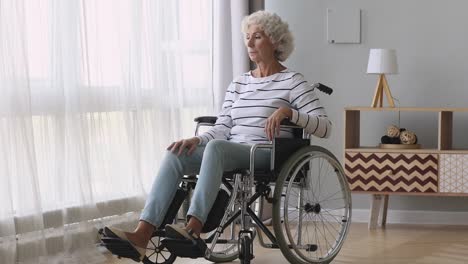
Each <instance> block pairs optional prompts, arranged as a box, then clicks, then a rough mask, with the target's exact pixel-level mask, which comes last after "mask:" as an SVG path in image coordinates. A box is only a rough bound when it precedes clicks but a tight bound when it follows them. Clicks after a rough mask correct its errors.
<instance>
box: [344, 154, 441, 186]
mask: <svg viewBox="0 0 468 264" xmlns="http://www.w3.org/2000/svg"><path fill="white" fill-rule="evenodd" d="M437 156H438V155H437V154H424V153H404V154H402V153H366V152H346V155H345V173H346V176H347V178H348V182H349V185H350V188H351V190H352V191H372V192H423V193H435V192H437V191H438V189H437V170H438V168H437V166H438V165H437V164H438V160H437V158H438V157H437Z"/></svg>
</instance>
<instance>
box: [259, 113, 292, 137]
mask: <svg viewBox="0 0 468 264" xmlns="http://www.w3.org/2000/svg"><path fill="white" fill-rule="evenodd" d="M291 117H292V111H291V108H288V107H280V108H279V109H278V110H276V111H275V112H273V114H271V116H270V117H269V118H268V119H267V120H266V123H265V133H266V135H267V137H268V140H270V141H271V140H273V138H274V137H275V135H276V136H279V134H280V125H281V121H283V120H284V119H285V118H291Z"/></svg>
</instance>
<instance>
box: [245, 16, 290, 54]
mask: <svg viewBox="0 0 468 264" xmlns="http://www.w3.org/2000/svg"><path fill="white" fill-rule="evenodd" d="M252 25H257V26H259V27H260V28H261V29H262V30H263V31H264V32H265V34H266V35H267V36H268V37H269V38H270V40H271V42H272V43H273V45H277V47H276V50H275V57H276V59H278V60H279V61H285V60H286V59H287V58H288V57H289V55H290V54H291V53H292V51H293V50H294V39H293V36H292V34H291V31H289V26H288V23H286V22H284V21H283V20H281V18H280V17H279V16H278V15H277V14H275V13H270V12H267V11H264V10H260V11H257V12H255V13H252V14H250V15H249V16H246V17H244V19H243V20H242V33H244V34H245V33H246V32H247V30H248V29H249V27H250V26H252Z"/></svg>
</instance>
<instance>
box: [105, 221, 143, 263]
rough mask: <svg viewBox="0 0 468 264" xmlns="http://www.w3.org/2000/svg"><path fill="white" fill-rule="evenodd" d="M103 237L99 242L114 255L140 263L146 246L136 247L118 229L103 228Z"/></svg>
mask: <svg viewBox="0 0 468 264" xmlns="http://www.w3.org/2000/svg"><path fill="white" fill-rule="evenodd" d="M104 234H105V236H104V237H103V238H101V240H102V241H103V242H104V243H105V246H106V247H107V248H108V249H109V250H110V251H111V252H112V253H113V254H115V255H118V256H122V257H126V258H131V259H133V260H135V261H138V260H139V261H141V260H142V259H143V258H144V257H145V254H146V245H145V246H143V247H142V246H139V245H136V244H135V243H134V242H133V241H132V240H130V238H129V237H128V235H127V234H129V233H127V232H124V231H122V230H120V229H118V228H113V227H104Z"/></svg>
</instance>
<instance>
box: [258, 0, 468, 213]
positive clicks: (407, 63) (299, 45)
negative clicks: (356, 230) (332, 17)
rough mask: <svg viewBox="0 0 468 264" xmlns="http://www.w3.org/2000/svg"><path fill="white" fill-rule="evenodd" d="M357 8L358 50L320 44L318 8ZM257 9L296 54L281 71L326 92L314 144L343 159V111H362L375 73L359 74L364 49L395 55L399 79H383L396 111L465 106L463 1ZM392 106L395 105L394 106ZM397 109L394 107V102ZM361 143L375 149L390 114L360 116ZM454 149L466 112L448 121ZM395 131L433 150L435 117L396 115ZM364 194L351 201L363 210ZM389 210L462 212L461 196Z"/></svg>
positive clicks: (467, 204) (365, 0) (354, 0)
mask: <svg viewBox="0 0 468 264" xmlns="http://www.w3.org/2000/svg"><path fill="white" fill-rule="evenodd" d="M337 7H358V8H360V9H361V10H362V11H361V44H328V43H327V32H326V27H327V24H326V9H327V8H337ZM265 9H266V10H270V11H273V12H276V13H277V14H279V15H280V16H281V17H283V18H284V19H285V20H286V21H288V23H289V24H290V28H291V29H292V31H293V34H294V36H295V40H296V50H295V52H294V53H293V55H292V56H291V58H290V59H288V61H287V62H286V65H287V66H288V67H290V68H292V69H295V70H297V71H300V72H302V73H304V75H305V76H306V77H307V79H308V80H310V81H312V82H322V83H324V84H327V85H329V86H331V87H333V88H334V93H333V94H332V96H326V95H322V96H321V100H322V102H323V104H324V105H325V107H326V109H327V111H328V114H329V116H330V117H331V119H332V120H333V121H334V132H333V135H332V137H331V138H330V139H328V140H322V141H319V140H317V141H316V142H315V143H316V144H318V145H323V146H325V147H327V148H328V149H330V150H331V151H332V152H333V153H334V154H335V155H336V156H337V157H338V158H339V159H340V160H341V161H342V160H343V108H344V107H346V106H370V104H371V101H372V97H373V92H374V89H375V85H376V83H377V77H378V76H377V75H367V74H366V67H367V60H368V56H369V55H368V54H369V49H370V48H394V49H396V50H397V56H398V64H399V74H398V75H389V76H387V79H388V82H389V86H390V89H391V91H392V93H393V96H394V97H396V98H397V99H398V100H399V102H400V104H401V106H404V107H468V102H467V101H468V100H467V99H468V85H467V84H468V51H467V47H468V45H467V43H468V15H467V14H466V13H467V10H468V1H465V0H447V1H443V0H412V1H408V0H391V1H383V0H341V1H340V0H327V1H325V0H302V1H298V0H296V1H284V0H265ZM396 103H397V102H396ZM397 104H398V103H397ZM361 119H363V120H362V121H361V122H362V126H361V131H362V136H361V143H362V144H367V145H376V144H377V143H378V142H379V140H380V137H381V136H382V135H384V134H385V129H386V127H387V126H388V125H390V124H396V123H397V122H398V114H396V113H393V114H392V113H387V114H384V115H377V114H375V113H367V114H361ZM454 122H455V125H454V129H455V133H454V137H455V139H454V141H455V142H454V145H455V147H458V148H465V149H468V140H467V139H466V138H467V134H468V133H467V131H468V114H456V115H455V121H454ZM401 126H402V127H405V128H407V129H410V130H412V131H415V132H416V134H417V135H418V138H419V142H420V143H422V145H423V146H424V147H425V148H436V147H437V138H436V136H437V114H436V113H434V114H431V113H402V114H401ZM369 205H370V203H369V195H353V207H354V208H369ZM389 206H390V209H397V210H433V211H468V198H463V197H409V196H391V197H390V205H389Z"/></svg>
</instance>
